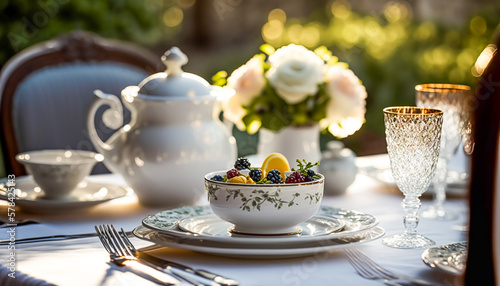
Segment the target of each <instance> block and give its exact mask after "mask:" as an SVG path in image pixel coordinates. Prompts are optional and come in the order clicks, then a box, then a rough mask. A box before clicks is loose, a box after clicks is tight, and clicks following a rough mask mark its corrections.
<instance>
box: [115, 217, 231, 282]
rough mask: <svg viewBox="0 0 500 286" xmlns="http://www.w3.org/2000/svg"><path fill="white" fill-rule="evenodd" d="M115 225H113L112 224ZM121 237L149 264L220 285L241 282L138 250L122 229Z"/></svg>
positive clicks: (133, 252) (138, 256) (130, 249)
mask: <svg viewBox="0 0 500 286" xmlns="http://www.w3.org/2000/svg"><path fill="white" fill-rule="evenodd" d="M111 227H113V226H111ZM119 234H120V236H121V238H122V239H123V242H124V243H125V245H126V246H127V247H128V249H129V251H130V252H131V253H132V255H134V256H135V257H137V258H139V259H142V260H145V262H147V263H148V264H151V265H152V266H153V267H159V269H165V268H167V269H170V270H171V272H173V271H172V270H173V269H175V270H180V271H182V272H183V273H189V274H190V275H195V276H197V277H201V278H203V279H205V280H209V281H212V283H211V284H210V285H214V284H216V285H219V286H238V285H239V282H238V281H236V280H234V279H232V278H228V277H223V276H221V275H219V274H216V273H213V272H210V271H207V270H203V269H193V268H191V267H189V266H186V265H182V264H180V263H177V262H174V261H169V260H164V259H160V258H156V257H155V256H152V255H150V254H148V253H146V252H144V251H140V252H139V251H138V250H137V249H136V248H135V247H134V245H133V244H132V242H131V241H130V240H129V239H128V236H127V233H126V232H125V231H124V230H123V228H122V229H121V232H120V233H119ZM174 275H178V273H176V272H175V273H174ZM181 278H183V279H186V277H185V276H182V277H181ZM188 282H190V283H192V284H194V282H195V281H193V280H191V281H188ZM194 285H205V284H194Z"/></svg>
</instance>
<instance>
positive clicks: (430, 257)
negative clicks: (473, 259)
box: [422, 241, 467, 274]
mask: <svg viewBox="0 0 500 286" xmlns="http://www.w3.org/2000/svg"><path fill="white" fill-rule="evenodd" d="M466 257H467V242H465V241H463V242H456V243H450V244H445V245H441V246H438V247H432V248H429V249H427V250H425V251H424V252H423V253H422V260H423V261H424V263H425V264H427V265H429V266H430V267H432V268H438V269H441V270H444V271H446V272H448V273H452V274H461V273H463V271H464V270H465V263H466Z"/></svg>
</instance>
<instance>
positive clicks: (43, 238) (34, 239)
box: [0, 232, 131, 245]
mask: <svg viewBox="0 0 500 286" xmlns="http://www.w3.org/2000/svg"><path fill="white" fill-rule="evenodd" d="M130 233H131V232H130ZM96 235H97V234H96V233H95V232H92V233H80V234H58V235H47V236H38V237H28V238H16V240H15V243H16V244H23V243H32V242H43V241H57V240H66V239H76V238H85V237H92V236H96ZM11 242H12V241H11V240H10V239H4V240H0V245H8V244H9V243H11Z"/></svg>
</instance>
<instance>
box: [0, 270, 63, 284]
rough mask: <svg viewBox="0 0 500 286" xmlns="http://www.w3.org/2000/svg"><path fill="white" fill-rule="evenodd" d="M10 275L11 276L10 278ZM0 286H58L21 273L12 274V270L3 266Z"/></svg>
mask: <svg viewBox="0 0 500 286" xmlns="http://www.w3.org/2000/svg"><path fill="white" fill-rule="evenodd" d="M9 274H10V276H9ZM0 285H3V286H14V285H23V286H56V285H54V284H51V283H47V282H46V281H45V280H39V279H36V278H33V277H30V276H28V275H26V274H24V273H20V272H19V271H15V272H11V270H10V269H9V268H7V267H5V266H3V265H0Z"/></svg>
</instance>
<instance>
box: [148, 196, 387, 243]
mask: <svg viewBox="0 0 500 286" xmlns="http://www.w3.org/2000/svg"><path fill="white" fill-rule="evenodd" d="M213 215H214V214H213V212H212V209H211V208H210V206H208V205H205V206H187V207H181V208H176V209H171V210H165V211H161V212H158V213H156V214H154V215H150V216H147V217H146V218H144V219H143V221H142V225H143V226H144V227H146V228H149V229H151V230H154V231H156V232H158V233H164V234H167V235H171V236H175V237H180V238H183V239H184V240H196V241H210V242H217V243H226V244H235V245H237V244H239V245H241V244H245V245H251V246H259V245H267V244H273V245H276V244H287V245H291V244H294V245H296V244H303V243H307V242H310V241H321V240H328V239H333V238H342V237H346V236H353V235H356V234H359V233H362V232H365V231H366V230H369V229H370V228H373V227H375V226H376V225H378V219H377V218H375V217H374V216H372V215H370V214H366V213H363V212H359V211H354V210H347V209H342V208H334V207H328V206H321V207H320V209H319V211H318V213H317V214H316V216H314V217H313V218H311V219H310V220H308V221H306V222H305V224H302V227H304V225H306V229H305V231H302V232H301V233H299V234H294V235H276V236H256V235H243V234H234V233H231V232H229V231H228V230H229V227H231V224H230V223H225V222H224V221H222V220H220V219H218V218H213V217H212V218H213V221H214V222H216V223H217V227H216V228H212V229H211V230H210V232H209V233H208V232H201V231H200V230H199V229H197V230H194V229H191V230H187V231H186V230H182V229H181V228H179V227H178V226H179V222H180V221H182V220H186V219H190V218H199V217H205V216H213ZM328 218H332V219H334V220H340V221H341V222H342V223H343V224H344V226H343V227H342V228H341V229H338V230H337V231H334V232H330V233H326V232H327V231H328V230H325V229H321V230H314V231H311V230H309V229H307V224H308V223H312V224H310V225H309V227H311V226H313V225H316V226H318V227H325V226H326V225H325V224H324V222H325V221H324V220H325V219H328ZM185 222H187V220H186V221H185ZM319 222H322V223H319ZM206 225H207V224H205V226H206Z"/></svg>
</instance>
